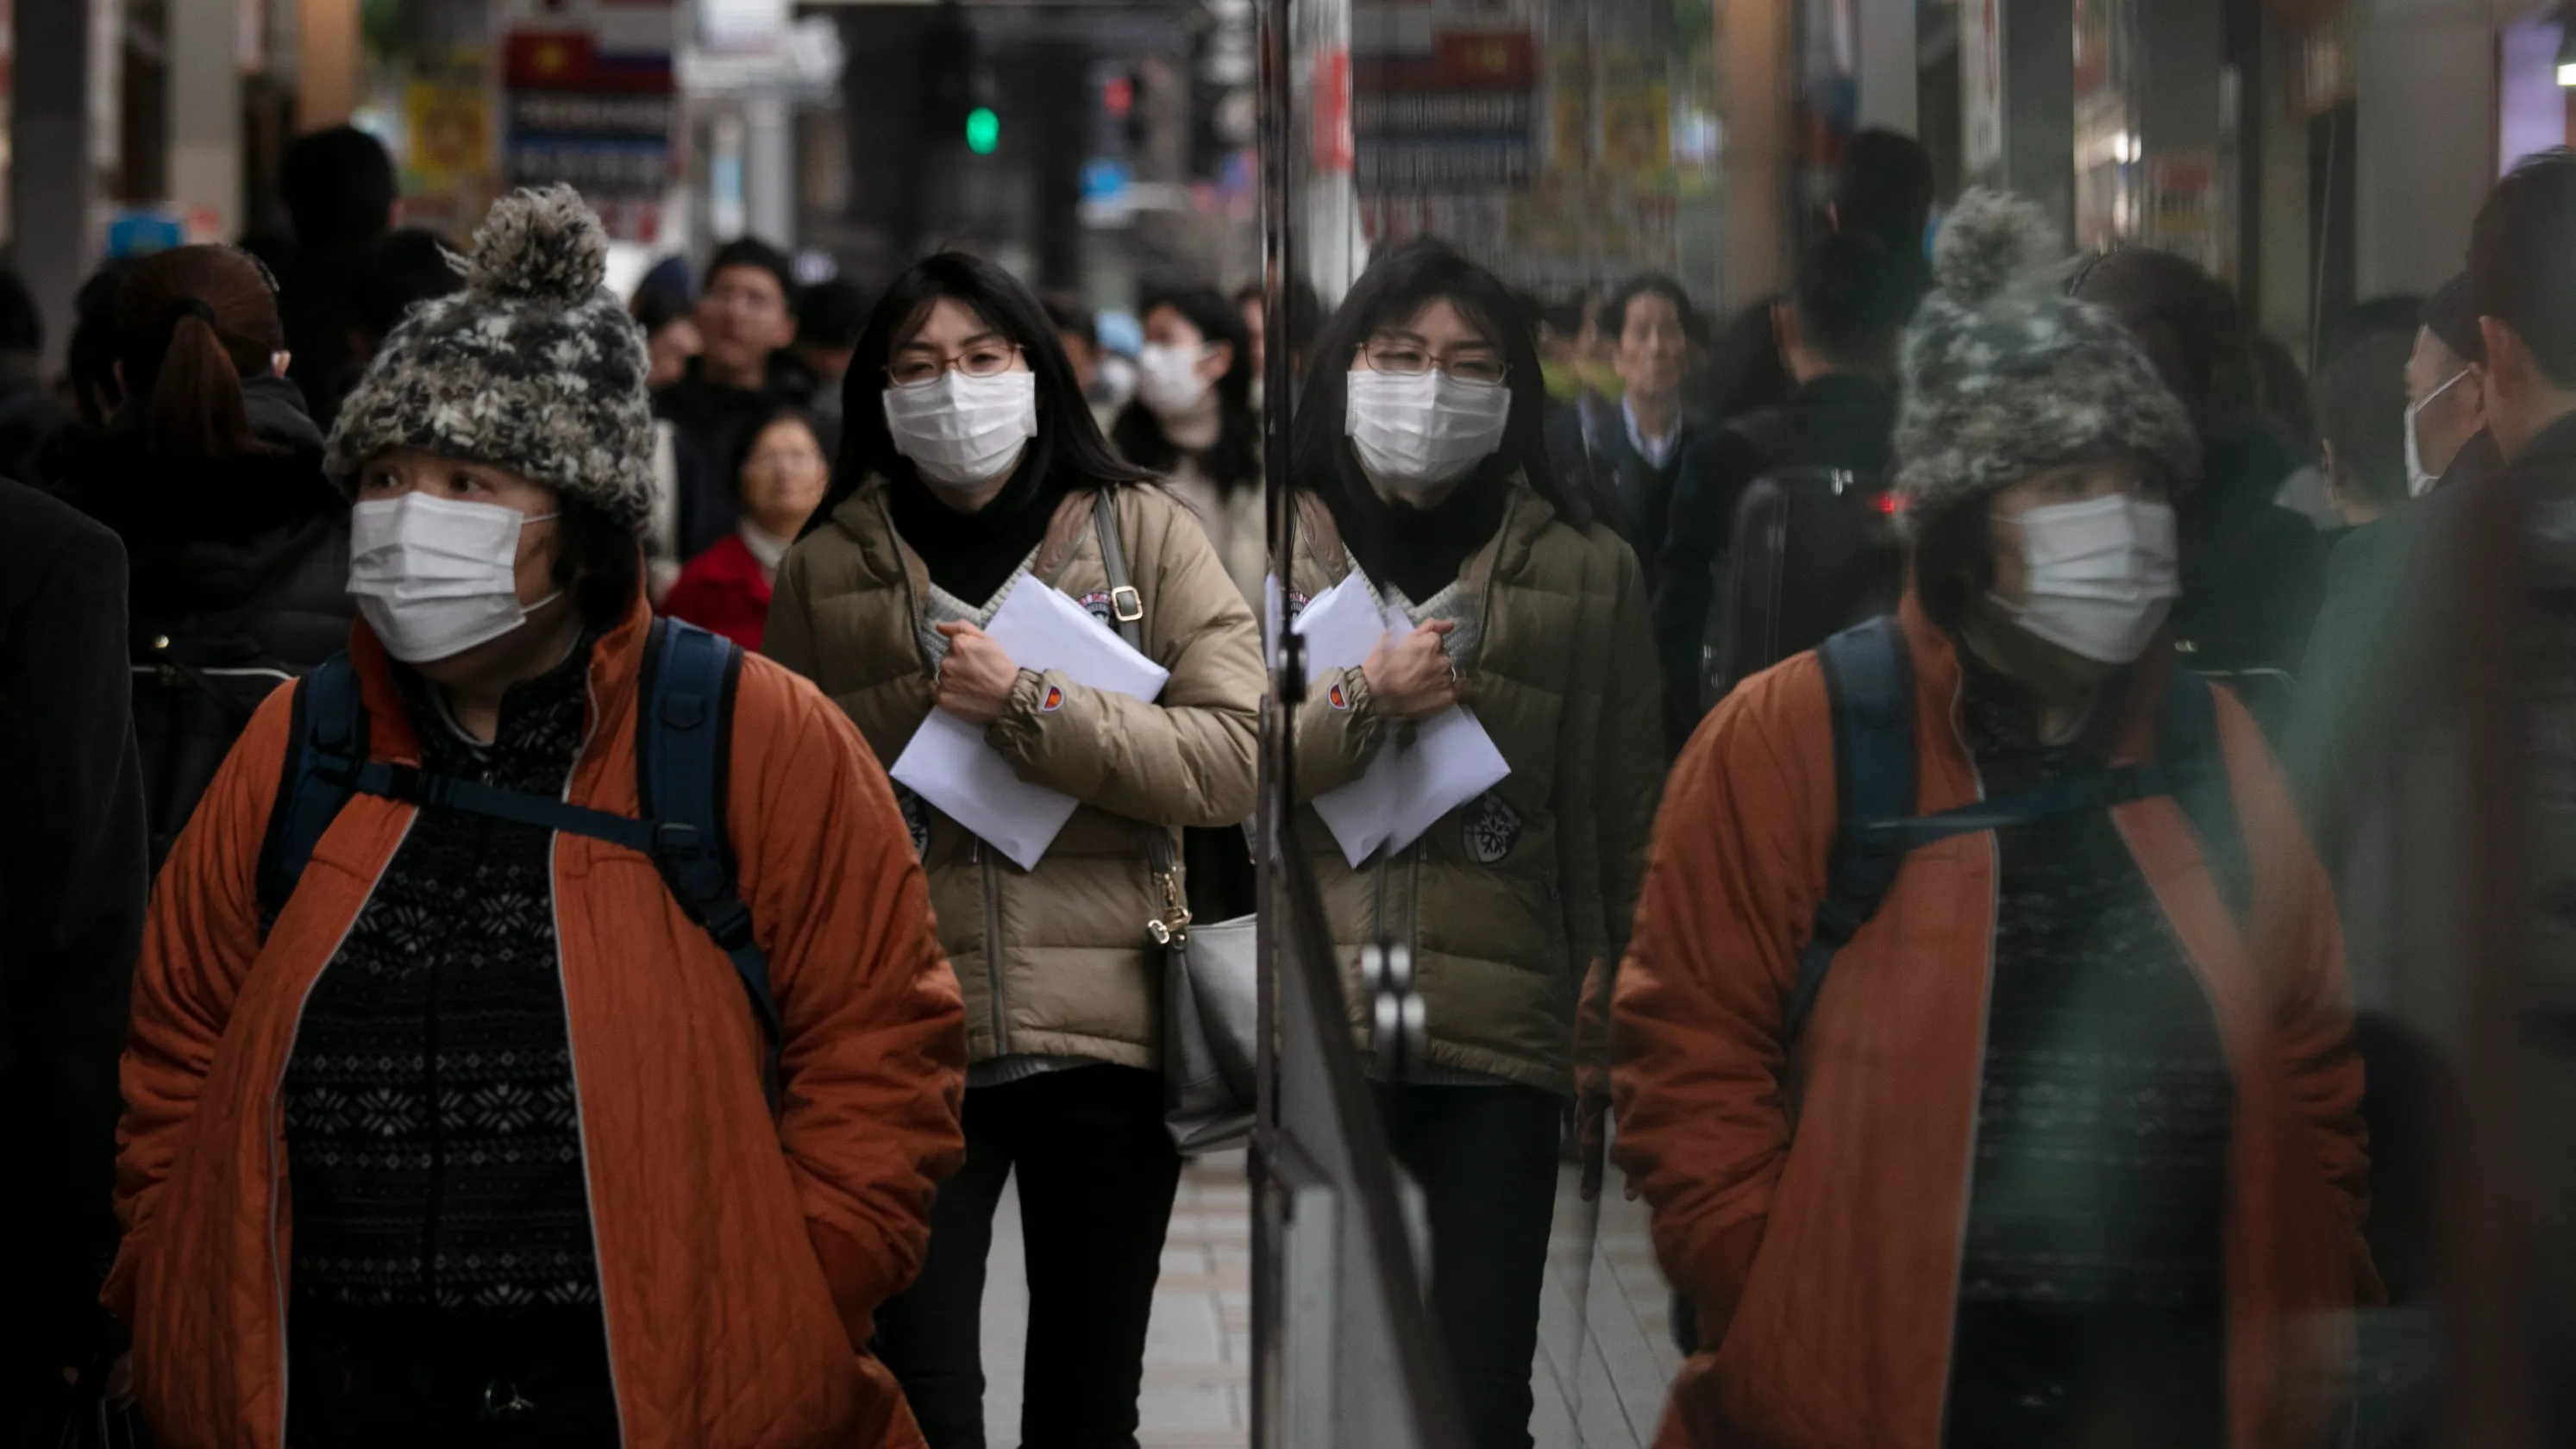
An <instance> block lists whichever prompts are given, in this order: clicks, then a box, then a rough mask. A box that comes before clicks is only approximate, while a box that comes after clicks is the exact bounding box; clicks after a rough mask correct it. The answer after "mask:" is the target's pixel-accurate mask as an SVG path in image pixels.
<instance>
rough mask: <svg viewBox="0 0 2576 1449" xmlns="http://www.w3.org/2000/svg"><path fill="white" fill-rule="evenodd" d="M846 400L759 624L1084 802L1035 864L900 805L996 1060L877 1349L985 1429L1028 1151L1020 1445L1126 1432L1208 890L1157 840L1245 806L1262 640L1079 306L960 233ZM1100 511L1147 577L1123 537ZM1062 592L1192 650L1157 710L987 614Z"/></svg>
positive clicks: (1167, 657)
mask: <svg viewBox="0 0 2576 1449" xmlns="http://www.w3.org/2000/svg"><path fill="white" fill-rule="evenodd" d="M843 414H844V416H845V418H846V419H847V422H846V425H845V426H846V432H845V434H844V437H843V441H842V451H841V459H840V467H839V478H838V482H837V484H836V486H835V488H834V490H833V493H832V494H831V496H829V497H827V498H826V499H825V500H824V503H823V506H822V507H821V508H820V509H819V510H817V511H816V513H815V516H814V521H813V522H812V523H811V524H809V525H808V526H807V529H806V533H805V537H804V538H803V540H802V541H800V542H799V543H798V544H797V545H796V547H795V548H794V549H792V550H791V551H790V552H789V553H788V555H787V561H786V563H785V565H784V566H783V567H782V568H781V570H780V572H779V577H778V593H777V596H776V598H775V599H774V600H773V601H772V604H771V607H770V614H769V632H768V635H767V637H766V639H765V640H764V641H763V647H764V648H765V649H766V650H767V651H768V653H769V654H770V655H771V656H772V657H774V658H776V659H777V660H779V661H780V662H781V663H784V664H786V665H787V666H788V667H789V668H791V669H794V670H796V671H797V672H799V673H801V674H804V675H806V676H808V677H810V678H812V679H813V680H814V681H815V682H816V683H817V684H820V685H821V686H822V687H823V691H824V693H825V694H827V695H829V696H830V697H831V698H832V699H833V700H834V701H835V702H837V703H838V704H839V705H840V706H841V708H842V709H843V710H845V711H847V712H848V714H849V716H850V718H851V720H853V721H854V722H855V723H856V724H857V725H858V727H859V729H860V731H861V733H863V734H865V735H866V736H867V738H868V742H869V743H870V744H872V745H873V746H875V748H876V752H877V754H878V756H879V757H880V758H882V759H887V760H892V759H895V758H897V757H898V756H900V755H901V754H902V753H903V750H904V748H905V746H906V745H907V744H909V743H910V742H911V740H912V737H913V734H914V732H915V731H917V730H919V729H920V728H921V727H922V724H923V722H924V721H925V720H926V719H928V718H929V716H930V715H931V713H932V712H933V711H934V710H938V711H945V712H946V713H947V714H949V715H951V716H953V717H954V718H956V719H959V720H963V721H965V722H966V723H968V724H970V725H972V726H973V727H974V728H975V729H977V730H978V731H980V732H981V734H982V737H983V740H984V743H985V744H986V745H988V746H989V747H990V748H992V749H993V750H995V751H997V752H998V753H999V754H1000V755H1001V756H1002V758H1003V759H1004V760H1006V761H1008V762H1009V764H1010V766H1011V768H1012V770H1013V771H1014V772H1015V773H1016V774H1017V775H1018V776H1019V777H1020V778H1021V779H1023V780H1026V781H1028V782H1030V783H1031V784H1035V785H1040V786H1044V787H1045V788H1047V789H1050V790H1053V791H1055V792H1057V793H1058V794H1061V795H1066V796H1070V797H1072V798H1073V799H1074V800H1075V801H1076V802H1078V804H1077V808H1076V809H1075V810H1074V812H1073V814H1072V816H1071V818H1070V819H1068V820H1067V821H1066V822H1065V824H1064V826H1063V828H1062V830H1061V831H1060V832H1059V833H1058V834H1057V835H1056V836H1055V838H1054V840H1053V841H1052V843H1050V844H1049V845H1048V846H1047V847H1046V850H1045V854H1044V855H1043V857H1042V858H1040V859H1039V861H1038V863H1037V865H1036V866H1035V867H1034V868H1033V869H1027V870H1023V869H1022V868H1020V867H1019V866H1018V865H1017V864H1015V863H1014V862H1013V861H1012V860H1011V859H1009V858H1007V857H1004V856H1003V855H1001V854H1000V853H999V852H997V851H996V850H994V849H993V848H992V847H991V846H989V845H986V844H985V843H984V842H982V841H981V840H979V839H977V838H976V837H975V836H974V835H973V834H972V833H970V832H969V831H968V830H967V829H966V827H965V826H963V825H961V824H959V823H958V822H957V821H955V820H953V819H951V818H949V817H948V816H946V815H944V814H942V813H941V812H940V811H939V810H938V809H936V808H935V807H934V806H932V805H930V804H929V803H928V802H926V801H924V800H922V799H920V798H918V797H915V796H912V795H909V794H907V795H906V796H905V797H904V803H905V813H906V815H907V817H908V819H909V820H910V822H911V825H912V845H913V848H914V849H915V850H916V851H918V852H919V854H920V856H921V860H922V863H923V866H924V868H925V869H926V870H927V871H928V873H929V877H930V892H931V900H932V903H933V905H934V907H935V908H936V910H937V914H938V918H939V931H940V940H941V943H942V944H943V945H944V946H945V947H946V948H947V951H948V954H949V958H950V960H952V961H953V962H954V963H955V964H956V969H957V975H958V979H959V981H960V983H961V984H962V985H963V987H964V988H965V993H966V1000H967V1031H968V1038H969V1051H970V1053H971V1056H972V1060H973V1065H972V1067H971V1068H970V1069H969V1071H968V1075H967V1086H966V1094H965V1108H964V1121H965V1128H966V1137H967V1144H968V1145H967V1160H966V1166H965V1168H964V1170H963V1171H961V1172H960V1173H959V1174H958V1176H957V1177H956V1178H954V1179H953V1180H951V1181H950V1182H949V1183H948V1184H947V1185H946V1186H945V1187H944V1188H942V1189H941V1191H940V1193H939V1199H938V1204H937V1206H936V1207H935V1208H934V1209H933V1228H932V1233H931V1249H930V1258H929V1261H928V1263H927V1264H926V1265H925V1267H924V1269H923V1272H922V1275H921V1278H920V1281H919V1282H918V1283H916V1284H915V1285H914V1286H913V1287H912V1289H911V1290H910V1291H909V1292H907V1293H905V1294H903V1295H902V1296H901V1297H900V1298H898V1299H896V1300H895V1301H893V1302H891V1303H889V1304H887V1305H886V1307H885V1309H884V1310H883V1311H882V1312H881V1313H880V1314H879V1315H878V1317H877V1333H878V1341H879V1343H880V1344H881V1345H882V1350H883V1352H884V1354H885V1356H886V1361H887V1363H888V1364H890V1365H891V1366H892V1367H893V1368H894V1370H895V1372H896V1374H897V1375H898V1376H899V1377H900V1379H901V1380H902V1382H903V1386H904V1391H905V1393H906V1395H907V1396H908V1397H909V1399H910V1401H911V1404H912V1408H913V1412H914V1413H915V1415H917V1416H918V1417H919V1419H920V1421H921V1425H922V1429H923V1432H924V1433H925V1434H927V1435H928V1437H929V1440H930V1443H931V1444H932V1445H933V1446H934V1449H950V1446H955V1445H969V1444H972V1445H980V1444H982V1443H983V1435H984V1408H983V1373H982V1369H981V1365H980V1349H979V1345H980V1337H979V1323H978V1320H979V1310H980V1308H981V1304H982V1300H983V1289H984V1259H985V1255H986V1251H987V1249H988V1248H989V1246H990V1244H991V1241H992V1220H993V1213H994V1211H995V1208H996V1207H997V1206H998V1204H999V1201H1000V1197H1001V1193H1002V1191H1003V1185H1004V1182H1005V1180H1006V1179H1008V1178H1011V1177H1012V1176H1014V1175H1016V1177H1017V1180H1018V1184H1019V1194H1020V1203H1021V1213H1022V1223H1023V1231H1024V1232H1025V1234H1026V1236H1027V1239H1028V1243H1027V1255H1028V1263H1029V1282H1030V1304H1029V1339H1028V1355H1027V1362H1026V1370H1025V1375H1024V1380H1023V1382H1024V1385H1025V1388H1024V1394H1023V1409H1022V1420H1023V1422H1024V1423H1025V1424H1027V1425H1028V1426H1029V1429H1028V1433H1027V1436H1026V1437H1027V1438H1028V1440H1029V1442H1031V1443H1040V1442H1046V1443H1079V1444H1114V1443H1123V1442H1127V1441H1128V1440H1129V1439H1131V1438H1132V1436H1133V1435H1134V1434H1135V1431H1136V1422H1137V1416H1136V1395H1137V1390H1138V1387H1139V1384H1140V1382H1141V1375H1142V1373H1143V1364H1144V1351H1145V1328H1146V1320H1147V1315H1148V1312H1149V1310H1150V1308H1151V1305H1152V1300H1153V1291H1154V1280H1155V1277H1156V1274H1157V1272H1158V1271H1159V1269H1160V1266H1161V1254H1162V1243H1163V1230H1164V1226H1165V1224H1166V1223H1167V1221H1168V1220H1169V1218H1170V1215H1171V1207H1172V1199H1173V1194H1174V1192H1175V1190H1176V1188H1177V1185H1178V1182H1179V1175H1180V1165H1181V1164H1180V1157H1179V1155H1178V1153H1177V1152H1175V1150H1174V1149H1173V1146H1172V1142H1171V1137H1170V1135H1169V1133H1168V1132H1167V1131H1166V1130H1165V1128H1164V1125H1163V1100H1164V1099H1163V1081H1162V1077H1161V1075H1160V1072H1159V1070H1158V1069H1159V1068H1160V1066H1161V1065H1162V1044H1161V1039H1160V1030H1159V1024H1160V1019H1161V1011H1160V1002H1159V996H1158V991H1159V987H1160V985H1161V981H1162V970H1163V955H1162V951H1161V950H1160V948H1158V947H1157V946H1156V945H1155V944H1154V942H1153V941H1152V940H1151V939H1150V935H1149V931H1148V923H1149V922H1152V921H1158V920H1159V921H1164V922H1166V923H1170V922H1171V920H1172V917H1173V913H1174V906H1175V903H1176V902H1178V901H1179V900H1181V899H1182V898H1183V896H1182V894H1181V893H1182V892H1183V891H1184V890H1185V888H1186V882H1184V881H1182V880H1180V879H1177V878H1176V879H1170V880H1158V879H1157V878H1156V877H1155V874H1154V869H1153V866H1152V864H1151V862H1152V860H1153V859H1155V857H1154V855H1153V854H1152V852H1150V850H1149V847H1148V844H1147V840H1148V832H1162V833H1164V834H1166V835H1167V836H1175V837H1176V836H1177V835H1178V833H1179V831H1180V830H1181V829H1182V828H1184V827H1189V826H1201V827H1207V826H1218V825H1224V826H1231V825H1232V824H1233V823H1234V822H1236V821H1238V820H1240V819H1242V818H1243V817H1244V816H1245V815H1246V814H1247V813H1249V812H1250V811H1251V809H1252V806H1253V731H1254V720H1255V717H1256V712H1257V710H1258V706H1259V699H1260V695H1261V689H1262V674H1261V648H1260V640H1259V637H1258V635H1257V634H1256V633H1255V631H1254V628H1253V623H1252V613H1251V611H1250V610H1249V609H1248V608H1247V607H1245V605H1244V602H1243V599H1242V597H1241V596H1240V595H1239V594H1237V593H1236V591H1235V589H1234V588H1233V586H1232V585H1231V584H1229V583H1228V582H1227V580H1226V577H1225V574H1224V571H1223V570H1222V569H1221V568H1219V567H1218V564H1217V558H1216V554H1215V552H1214V551H1213V550H1212V549H1210V548H1209V546H1208V542H1207V539H1206V536H1205V535H1204V534H1203V533H1202V532H1201V531H1200V529H1199V527H1198V525H1197V524H1196V523H1195V522H1194V521H1193V520H1192V519H1191V517H1190V515H1189V513H1188V511H1187V510H1185V509H1183V508H1182V507H1181V506H1180V505H1179V504H1178V503H1177V502H1175V501H1173V499H1172V498H1171V497H1170V495H1168V494H1167V493H1165V492H1163V491H1162V490H1160V489H1156V488H1150V487H1144V486H1140V485H1141V484H1142V483H1143V482H1144V475H1143V473H1142V471H1141V470H1139V469H1137V468H1134V467H1132V466H1130V465H1128V464H1125V463H1122V462H1120V461H1118V459H1117V458H1116V456H1115V455H1113V454H1112V453H1111V452H1110V451H1109V448H1108V446H1107V444H1106V443H1105V442H1104V441H1103V439H1102V438H1101V436H1100V430H1099V427H1098V425H1097V424H1096V423H1095V422H1094V421H1093V420H1092V417H1091V412H1090V409H1088V408H1087V407H1085V406H1084V405H1083V401H1082V395H1081V392H1080V390H1079V389H1078V388H1077V387H1076V386H1075V384H1074V380H1073V370H1072V366H1071V364H1070V363H1069V362H1068V361H1067V359H1066V357H1065V355H1064V350H1063V347H1062V345H1061V344H1060V343H1059V342H1058V341H1057V340H1056V332H1055V328H1054V326H1053V324H1052V323H1051V322H1050V321H1049V320H1048V318H1047V314H1046V312H1045V310H1044V309H1043V308H1042V307H1041V306H1040V305H1039V303H1038V300H1037V298H1036V297H1034V296H1033V295H1031V294H1030V293H1029V291H1028V289H1027V288H1026V287H1024V286H1022V285H1021V284H1020V283H1019V282H1018V281H1017V280H1016V279H1014V278H1013V277H1012V276H1011V275H1010V274H1009V273H1007V272H1004V271H1002V270H1001V269H999V268H997V267H995V266H993V265H991V264H990V263H987V262H983V261H980V260H978V259H976V258H973V257H968V256H963V255H958V254H954V253H950V254H943V255H940V256H934V257H931V258H929V259H927V260H925V261H922V262H920V263H918V264H916V265H915V266H914V267H913V268H912V269H911V270H910V271H908V272H906V273H905V274H904V275H903V276H902V277H900V278H898V279H897V280H896V281H895V283H894V285H893V286H891V287H890V288H888V289H887V291H886V294H885V296H884V298H883V299H882V300H880V301H879V302H878V304H877V308H876V311H875V313H874V314H873V315H872V316H871V317H870V318H869V319H868V324H867V328H866V330H865V331H864V332H863V333H862V334H861V335H860V339H859V346H858V352H857V354H856V358H855V360H854V361H853V362H852V363H851V366H850V371H849V374H848V377H847V380H846V382H845V383H844V397H843ZM1104 505H1105V506H1106V508H1107V511H1108V512H1109V513H1110V514H1111V515H1112V516H1113V518H1114V522H1115V527H1116V530H1117V536H1116V541H1117V544H1118V547H1119V549H1120V550H1121V552H1122V553H1123V555H1124V560H1125V574H1126V580H1127V581H1126V582H1125V583H1121V582H1119V581H1117V580H1116V579H1115V578H1113V575H1112V570H1111V566H1110V563H1109V561H1108V559H1107V557H1106V556H1105V554H1104V551H1103V540H1102V538H1101V536H1100V534H1099V532H1098V531H1097V525H1098V523H1099V519H1100V512H1101V510H1102V508H1103V506H1104ZM1048 588H1053V589H1060V590H1062V591H1063V592H1064V593H1066V594H1068V595H1071V596H1072V597H1073V598H1074V599H1075V600H1076V601H1077V602H1079V603H1080V604H1081V605H1082V606H1083V607H1084V608H1085V609H1087V610H1089V611H1090V612H1091V614H1092V615H1093V617H1094V618H1096V619H1097V620H1098V621H1099V623H1100V626H1101V627H1102V628H1103V629H1114V628H1116V627H1117V626H1118V624H1119V623H1120V622H1121V621H1122V620H1123V621H1128V622H1132V623H1133V624H1134V625H1136V626H1137V627H1138V629H1139V631H1140V637H1141V641H1142V647H1143V649H1144V651H1145V652H1146V653H1147V654H1148V655H1149V656H1151V657H1152V658H1153V659H1154V661H1155V662H1156V663H1158V664H1160V665H1162V666H1163V667H1164V668H1166V669H1168V670H1169V671H1170V672H1171V678H1170V680H1169V682H1168V683H1167V684H1166V685H1165V686H1164V688H1163V691H1162V693H1161V694H1160V695H1159V696H1157V697H1156V698H1155V699H1154V700H1153V701H1152V702H1150V703H1148V702H1146V701H1144V700H1140V699H1136V698H1134V697H1132V696H1129V695H1125V694H1119V693H1113V692H1110V691H1106V690H1100V689H1094V688H1090V687H1087V686H1086V685H1084V684H1082V683H1080V682H1077V681H1075V680H1074V679H1072V678H1070V677H1068V676H1066V675H1065V674H1063V673H1061V672H1057V671H1049V672H1045V673H1040V672H1038V671H1036V670H1032V669H1023V668H1021V667H1020V666H1019V665H1018V664H1017V663H1016V662H1014V661H1013V660H1012V659H1011V658H1010V657H1009V655H1008V654H1007V652H1006V651H1005V650H1004V649H1003V647H1002V646H1001V645H1000V644H998V643H996V642H995V641H994V640H993V638H992V637H991V636H990V635H988V634H986V633H985V626H986V625H988V624H989V623H991V622H992V619H993V617H994V614H995V613H996V611H998V610H999V609H1000V608H1001V606H1002V604H1003V602H1004V600H1005V599H1006V598H1007V597H1008V596H1009V595H1010V594H1011V593H1012V592H1013V591H1015V590H1019V589H1048ZM1168 853H1169V852H1167V854H1168Z"/></svg>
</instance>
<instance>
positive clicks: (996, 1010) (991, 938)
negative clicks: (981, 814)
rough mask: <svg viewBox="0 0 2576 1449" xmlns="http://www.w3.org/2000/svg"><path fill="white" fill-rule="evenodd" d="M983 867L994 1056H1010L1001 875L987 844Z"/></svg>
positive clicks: (978, 848) (979, 846)
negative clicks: (1004, 1009)
mask: <svg viewBox="0 0 2576 1449" xmlns="http://www.w3.org/2000/svg"><path fill="white" fill-rule="evenodd" d="M975 855H976V858H977V859H978V860H979V861H981V862H982V864H983V867H984V979H985V981H986V982H987V983H988V984H989V985H990V986H991V987H992V991H993V1054H994V1055H995V1056H1005V1057H1006V1056H1009V1055H1010V1054H1011V1026H1010V1022H1009V1021H1008V1020H1007V1019H1006V1018H1005V1017H1004V1015H1003V1012H1002V873H1001V870H1000V868H999V867H998V866H996V865H995V864H994V863H993V857H992V855H991V854H990V853H989V852H988V851H986V850H985V849H984V842H982V841H980V840H978V841H976V842H975Z"/></svg>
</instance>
